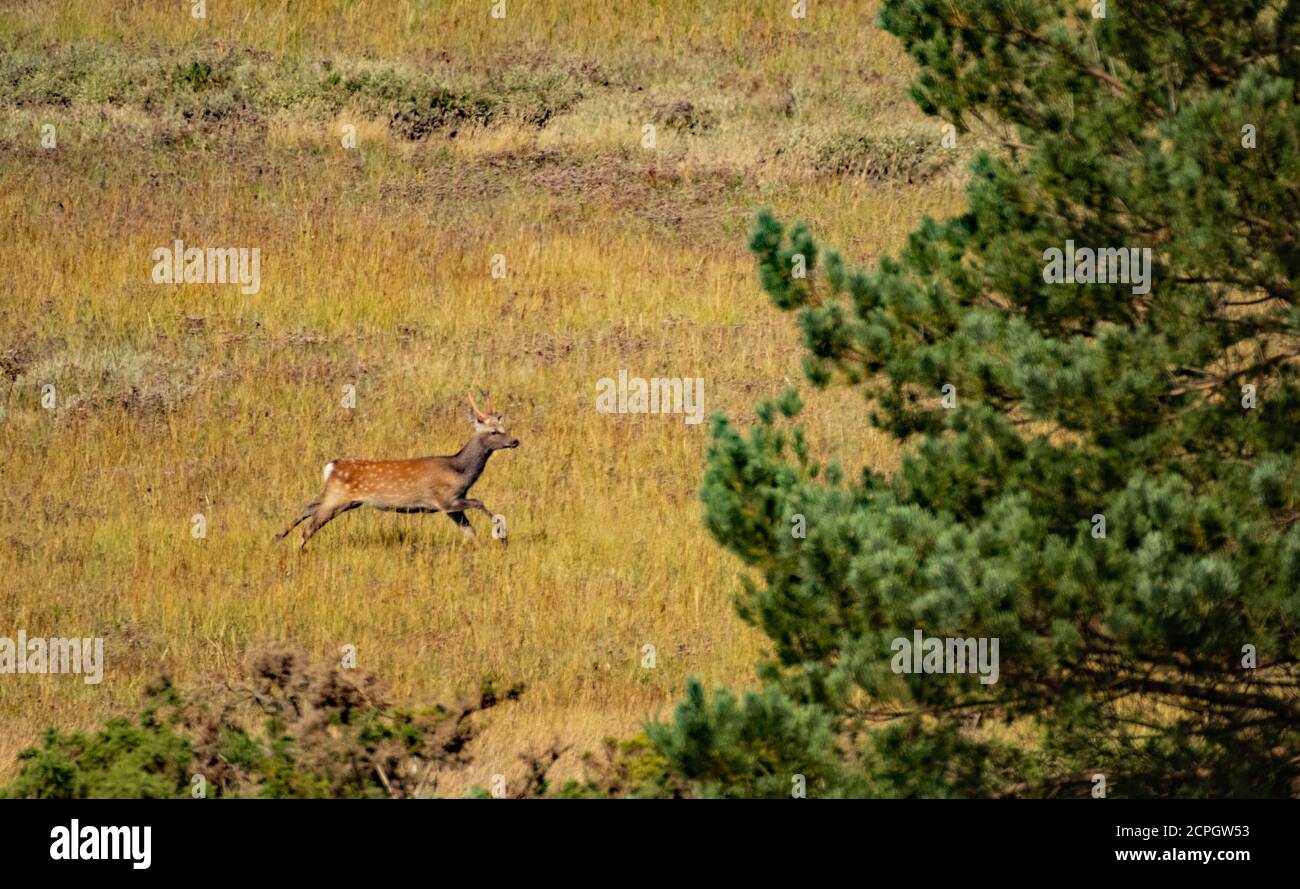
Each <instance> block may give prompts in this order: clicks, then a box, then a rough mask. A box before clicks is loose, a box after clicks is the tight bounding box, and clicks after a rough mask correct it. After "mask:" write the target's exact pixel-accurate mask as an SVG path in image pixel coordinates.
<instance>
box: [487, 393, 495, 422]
mask: <svg viewBox="0 0 1300 889" xmlns="http://www.w3.org/2000/svg"><path fill="white" fill-rule="evenodd" d="M487 412H488V416H489V417H490V416H492V415H493V414H494V413H496V411H494V410H492V396H491V395H488V396H487Z"/></svg>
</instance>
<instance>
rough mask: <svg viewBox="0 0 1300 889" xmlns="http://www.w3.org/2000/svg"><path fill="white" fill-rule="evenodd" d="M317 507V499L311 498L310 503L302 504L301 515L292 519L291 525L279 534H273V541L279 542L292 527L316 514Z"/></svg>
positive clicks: (318, 503) (318, 502)
mask: <svg viewBox="0 0 1300 889" xmlns="http://www.w3.org/2000/svg"><path fill="white" fill-rule="evenodd" d="M318 507H320V501H319V500H313V501H312V502H311V503H308V504H307V505H306V506H304V507H303V510H302V515H300V516H298V518H296V519H294V520H293V524H292V525H290V526H289V527H287V528H285V529H284V530H283V531H281V532H280V533H279V534H277V535H275V541H276V542H279V541H281V540H284V538H286V537H288V536H289V532H290V531H292V530H293V529H294V528H296V527H298V526H299V525H301V524H302V523H303V522H305V521H307V520H308V519H309V518H311V517H312V516H314V515H315V514H316V510H317V508H318Z"/></svg>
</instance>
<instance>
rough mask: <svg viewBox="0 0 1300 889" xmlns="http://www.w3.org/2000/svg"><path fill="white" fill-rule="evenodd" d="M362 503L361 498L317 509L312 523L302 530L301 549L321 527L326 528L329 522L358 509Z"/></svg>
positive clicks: (305, 546)
mask: <svg viewBox="0 0 1300 889" xmlns="http://www.w3.org/2000/svg"><path fill="white" fill-rule="evenodd" d="M361 505H362V503H361V501H360V500H353V501H350V502H349V501H344V502H342V503H339V504H336V505H334V506H330V507H328V508H326V507H325V506H322V507H321V508H320V509H318V510H316V515H315V516H314V517H313V518H312V520H311V524H310V525H308V526H307V530H305V531H303V532H302V546H301V547H299V549H306V548H307V541H308V540H311V538H312V535H313V534H315V533H316V532H317V531H319V530H320V529H321V528H324V527H325V526H326V525H327V524H329V523H330V522H331V521H333V520H334V519H336V518H338V517H339V516H341V515H342V514H343V513H345V512H347V511H349V510H352V509H356V508H357V507H358V506H361Z"/></svg>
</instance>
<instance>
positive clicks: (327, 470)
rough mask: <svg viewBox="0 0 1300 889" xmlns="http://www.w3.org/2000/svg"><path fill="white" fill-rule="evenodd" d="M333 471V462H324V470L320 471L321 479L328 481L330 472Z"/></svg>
mask: <svg viewBox="0 0 1300 889" xmlns="http://www.w3.org/2000/svg"><path fill="white" fill-rule="evenodd" d="M333 471H334V464H333V463H326V464H325V472H324V473H322V478H321V481H324V482H328V481H329V480H330V473H331V472H333Z"/></svg>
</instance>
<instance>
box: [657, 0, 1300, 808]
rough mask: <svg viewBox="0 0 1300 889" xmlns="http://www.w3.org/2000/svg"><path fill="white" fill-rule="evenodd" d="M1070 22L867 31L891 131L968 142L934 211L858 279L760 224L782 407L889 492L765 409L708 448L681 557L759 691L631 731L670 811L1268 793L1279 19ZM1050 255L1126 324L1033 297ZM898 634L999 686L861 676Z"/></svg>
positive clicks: (1284, 672) (1182, 10) (1291, 630)
mask: <svg viewBox="0 0 1300 889" xmlns="http://www.w3.org/2000/svg"><path fill="white" fill-rule="evenodd" d="M1105 6H1106V11H1105V16H1104V17H1094V15H1093V11H1094V7H1091V6H1090V5H1089V4H1083V3H1076V2H1061V0H967V2H963V3H951V2H948V0H885V2H884V4H883V9H882V13H881V22H882V25H883V27H884V28H886V29H887V30H889V31H890V32H892V33H893V34H894V35H896V36H897V37H898V38H899V39H900V40H901V41H902V44H903V46H904V47H905V48H906V49H907V51H908V53H910V55H911V56H912V57H913V58H914V59H915V60H916V62H917V63H918V64H919V66H920V71H919V74H918V76H917V77H916V79H915V82H914V84H913V95H914V97H915V100H916V101H917V103H918V104H919V105H920V107H921V108H922V109H924V110H925V111H926V112H928V113H930V114H932V115H936V116H937V117H939V118H941V119H942V120H943V121H947V122H948V123H950V124H951V125H952V126H953V127H954V128H955V129H956V132H957V133H958V134H960V135H959V138H972V137H973V136H974V135H975V132H976V131H977V130H978V132H979V133H980V134H982V136H983V138H985V139H990V140H992V141H993V144H992V146H991V147H990V148H989V149H988V150H985V151H982V152H981V153H980V154H979V155H978V157H977V159H976V160H975V162H974V164H973V166H972V168H971V171H970V173H971V176H970V183H969V186H968V202H967V204H968V209H967V210H966V212H964V213H962V214H961V215H959V216H956V217H953V218H949V219H945V220H942V221H935V220H931V219H926V220H924V221H923V222H922V223H921V225H920V226H919V228H917V230H916V231H914V232H913V233H912V235H911V236H910V237H909V238H908V240H907V243H906V245H905V246H904V247H903V248H902V249H901V251H900V252H899V253H898V254H897V255H896V256H891V257H887V258H884V259H881V260H880V261H879V262H878V264H877V265H876V266H875V267H874V269H871V270H862V269H854V268H850V267H849V266H848V265H846V264H845V262H844V261H843V260H842V259H841V258H840V256H839V255H837V254H836V253H834V252H832V251H829V250H823V249H822V248H821V247H819V245H818V244H817V243H816V241H815V240H814V238H813V236H812V234H811V232H810V231H809V230H808V229H807V227H805V226H803V225H795V226H792V227H789V228H787V227H786V226H785V225H783V224H781V223H780V222H778V221H777V220H776V219H774V218H773V217H772V216H771V215H769V214H763V215H762V216H760V218H759V220H758V223H757V226H756V228H755V231H754V234H753V238H752V241H751V248H752V250H753V252H754V254H755V255H756V257H757V260H758V268H759V273H760V280H761V283H762V286H763V287H764V288H765V290H766V291H767V292H768V293H769V294H770V295H771V298H772V300H773V302H774V303H775V304H776V305H777V306H779V307H781V308H782V309H785V310H788V311H790V312H792V313H794V314H795V315H796V317H797V319H798V324H799V328H800V330H801V332H802V338H803V344H804V346H805V347H806V350H807V356H806V359H805V371H806V375H807V377H808V378H809V380H810V381H811V382H812V383H813V384H814V385H816V386H818V387H825V386H835V385H846V386H852V387H855V388H857V389H858V390H860V391H861V393H862V395H863V396H865V400H864V407H863V418H864V422H867V421H869V422H870V423H871V424H873V425H874V426H876V427H878V428H879V429H882V430H884V431H886V432H887V433H889V434H890V435H891V436H893V437H895V438H896V439H897V440H898V441H899V442H900V443H901V444H902V445H903V446H904V447H905V456H904V458H903V460H902V463H901V466H900V467H899V468H898V470H897V471H896V472H894V473H893V474H892V475H890V476H888V477H887V476H885V475H882V474H880V473H878V472H874V471H870V470H866V471H863V472H862V474H861V477H845V473H843V472H842V471H841V470H840V469H839V467H838V466H837V465H835V464H833V463H827V464H825V465H823V464H822V463H821V462H819V461H818V460H816V459H814V457H813V456H812V455H811V454H810V453H809V448H808V446H807V444H806V442H805V440H804V437H803V435H802V433H801V431H800V430H799V428H798V427H797V426H795V425H794V423H795V422H797V421H792V420H791V419H790V418H792V417H795V416H797V415H798V413H799V411H800V409H801V405H800V402H799V398H798V397H797V396H796V395H795V394H794V393H793V392H788V393H786V395H784V396H783V397H782V398H780V399H778V400H776V401H774V402H770V403H767V404H764V405H763V406H762V407H761V410H760V412H759V415H760V421H759V423H758V424H757V426H756V427H755V428H753V429H752V430H750V431H741V430H738V429H737V428H736V427H735V426H734V425H733V424H732V423H730V422H728V421H727V420H726V419H724V418H720V417H719V418H715V421H714V426H713V434H714V443H713V447H712V450H711V453H710V458H709V461H710V462H709V468H708V472H707V476H706V480H705V483H704V488H703V492H702V497H703V500H704V503H705V505H706V522H707V526H708V528H709V530H710V531H711V532H712V534H713V535H714V536H715V537H716V538H717V540H718V541H719V542H720V543H721V544H722V545H723V546H725V547H727V548H728V549H730V550H731V551H733V552H734V553H735V554H736V555H737V556H739V557H740V558H741V559H742V560H743V561H744V563H745V565H746V566H747V568H748V572H747V579H746V581H745V585H744V588H743V589H742V591H741V592H740V593H739V595H738V601H739V607H740V611H741V614H742V616H743V617H745V618H746V619H747V620H749V621H751V622H752V623H754V624H755V625H756V626H758V627H759V628H761V629H762V630H763V632H764V633H766V634H767V636H768V637H770V639H771V641H772V646H773V652H774V655H773V657H772V658H771V660H770V661H769V662H765V663H764V664H762V665H760V676H761V679H762V681H763V683H764V690H763V691H762V692H761V693H755V694H752V695H751V696H749V697H748V698H747V699H746V701H745V703H744V704H743V705H739V706H738V705H737V704H736V703H735V702H734V700H733V699H732V698H731V697H730V696H729V695H728V694H727V693H725V692H720V693H718V694H717V696H715V698H714V699H713V702H712V703H709V702H707V701H706V700H704V698H703V697H702V695H701V692H700V691H699V689H691V691H690V692H689V694H688V697H687V699H686V700H685V701H683V703H682V704H681V706H680V708H679V711H678V714H677V717H676V720H675V722H674V723H673V724H672V725H671V726H669V727H665V728H662V729H661V730H660V732H659V734H658V735H657V738H658V740H659V742H660V746H661V748H662V749H663V751H664V752H665V753H666V755H667V756H668V759H669V760H670V761H671V762H672V763H673V764H674V765H675V766H676V768H677V769H678V770H679V771H680V773H681V774H684V775H686V776H687V777H689V778H690V779H691V781H692V782H693V784H694V786H697V787H700V788H705V789H707V791H708V792H709V793H716V794H747V793H758V794H764V795H788V794H789V787H790V780H791V779H790V775H789V773H790V772H792V771H804V772H807V773H808V774H810V775H816V776H817V781H815V782H813V783H811V784H810V791H809V792H810V795H813V794H814V793H823V794H836V793H877V794H882V795H921V796H940V795H967V796H984V795H1086V794H1087V793H1089V792H1090V791H1091V790H1092V788H1093V787H1095V786H1096V781H1095V777H1094V776H1095V775H1098V774H1102V775H1105V776H1106V779H1107V789H1108V792H1109V793H1110V794H1111V795H1127V796H1145V795H1180V796H1224V795H1248V796H1254V795H1288V794H1293V793H1295V792H1296V790H1297V789H1300V783H1298V782H1300V743H1298V740H1300V739H1298V738H1297V717H1298V716H1300V695H1297V688H1298V683H1300V668H1298V667H1297V663H1298V657H1300V634H1298V633H1297V629H1298V628H1300V596H1298V595H1297V589H1298V586H1300V527H1298V526H1297V519H1298V518H1300V445H1298V444H1297V431H1298V430H1297V422H1296V421H1297V419H1298V418H1300V413H1298V410H1297V409H1298V408H1300V384H1298V380H1297V367H1298V365H1297V363H1296V359H1297V358H1298V357H1300V307H1298V306H1297V282H1298V281H1300V213H1298V212H1297V211H1296V208H1297V207H1300V109H1298V107H1297V101H1296V100H1297V84H1298V83H1300V79H1298V75H1300V3H1296V2H1294V0H1291V2H1282V0H1273V2H1246V0H1159V2H1155V0H1127V2H1110V3H1108V4H1105ZM864 224H870V221H869V220H865V221H864ZM1067 241H1073V242H1074V243H1075V244H1076V245H1080V246H1087V247H1091V248H1094V249H1100V248H1123V249H1125V250H1130V249H1138V250H1141V249H1144V248H1149V249H1150V251H1151V254H1150V256H1151V277H1150V287H1149V292H1141V291H1142V288H1141V287H1139V286H1135V285H1134V284H1133V283H1131V282H1124V283H1091V284H1082V283H1075V284H1067V283H1048V282H1047V281H1046V280H1045V275H1044V268H1045V264H1046V257H1047V256H1048V254H1047V252H1046V251H1048V250H1049V249H1050V248H1064V247H1065V245H1066V242H1067ZM796 255H801V256H802V257H803V259H804V261H805V262H806V265H807V268H808V269H809V271H808V274H807V276H806V277H797V276H796V269H797V268H798V265H799V264H798V263H796V261H795V260H796ZM945 385H951V386H952V387H954V390H950V391H953V393H954V394H955V398H956V406H955V407H954V408H952V409H947V408H945V406H944V404H943V403H942V402H941V398H940V394H941V387H943V386H945ZM1245 387H1253V389H1251V388H1245ZM1252 399H1253V400H1252ZM796 515H800V516H803V517H805V520H806V525H807V533H806V537H805V538H802V539H801V538H799V537H797V536H794V535H793V534H792V533H791V523H792V517H794V516H796ZM1094 516H1102V517H1104V522H1105V536H1104V537H1102V536H1100V535H1099V534H1098V533H1097V528H1098V524H1097V521H1096V520H1095V519H1094ZM918 629H919V630H921V631H923V633H924V634H925V635H926V636H928V637H958V638H971V637H987V638H996V639H998V640H999V642H1000V677H999V680H998V681H997V682H996V683H994V684H981V683H980V682H978V681H977V679H976V677H974V676H971V675H941V674H927V673H911V674H908V673H898V672H895V671H894V669H892V667H891V656H892V650H891V642H892V640H894V639H896V638H900V637H902V638H907V639H911V638H912V637H913V633H914V632H915V631H916V630H918ZM1248 646H1249V647H1248ZM1252 652H1253V657H1254V665H1253V667H1252V666H1251V661H1250V657H1251V656H1252Z"/></svg>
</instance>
